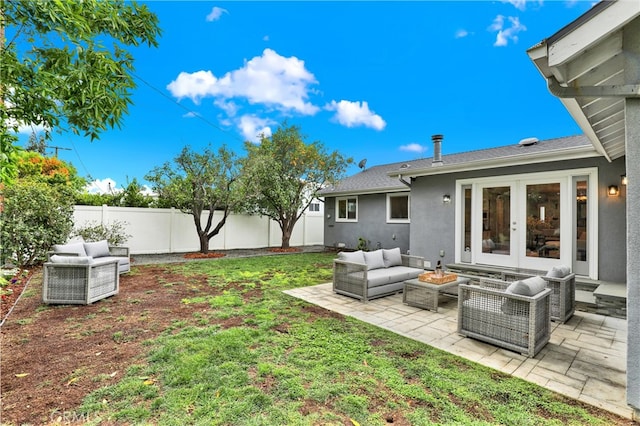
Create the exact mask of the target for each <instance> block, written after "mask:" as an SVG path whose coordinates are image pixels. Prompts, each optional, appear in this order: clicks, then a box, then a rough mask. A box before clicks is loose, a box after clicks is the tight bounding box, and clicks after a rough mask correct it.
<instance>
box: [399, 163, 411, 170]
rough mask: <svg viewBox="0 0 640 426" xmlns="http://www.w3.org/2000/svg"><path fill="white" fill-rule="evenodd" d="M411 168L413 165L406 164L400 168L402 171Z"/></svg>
mask: <svg viewBox="0 0 640 426" xmlns="http://www.w3.org/2000/svg"><path fill="white" fill-rule="evenodd" d="M409 167H411V164H407V163H404V164H403V165H402V166H400V170H405V169H408V168H409Z"/></svg>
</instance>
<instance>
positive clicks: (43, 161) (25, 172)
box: [17, 151, 87, 192]
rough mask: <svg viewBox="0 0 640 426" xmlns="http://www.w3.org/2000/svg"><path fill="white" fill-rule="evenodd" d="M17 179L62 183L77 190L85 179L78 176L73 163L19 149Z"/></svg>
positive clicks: (83, 184)
mask: <svg viewBox="0 0 640 426" xmlns="http://www.w3.org/2000/svg"><path fill="white" fill-rule="evenodd" d="M17 165H18V179H20V180H35V181H39V182H44V183H46V184H48V185H52V186H56V185H63V186H67V187H69V188H70V189H71V190H72V192H74V191H75V192H79V191H81V190H82V188H83V187H84V186H85V185H86V183H87V182H86V180H85V179H84V178H82V177H80V176H78V172H77V170H76V168H75V167H73V165H71V164H69V163H67V162H65V161H63V160H60V159H59V158H57V157H45V156H44V155H41V154H39V153H37V152H33V151H21V153H20V154H19V158H18V162H17Z"/></svg>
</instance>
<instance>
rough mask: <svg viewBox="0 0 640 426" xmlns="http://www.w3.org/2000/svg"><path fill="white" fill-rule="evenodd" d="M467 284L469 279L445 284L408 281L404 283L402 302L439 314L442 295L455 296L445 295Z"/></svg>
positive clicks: (416, 280)
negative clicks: (439, 298)
mask: <svg viewBox="0 0 640 426" xmlns="http://www.w3.org/2000/svg"><path fill="white" fill-rule="evenodd" d="M467 282H469V279H468V278H458V279H457V280H455V281H451V282H448V283H444V284H431V283H428V282H424V281H420V280H419V279H417V278H415V279H412V280H408V281H405V282H404V291H403V292H402V302H403V303H406V304H407V305H409V306H415V307H417V308H422V309H428V310H430V311H434V312H438V296H439V295H440V293H444V294H447V295H449V296H455V295H454V294H453V293H451V292H448V293H445V290H452V288H454V287H457V286H458V284H463V283H464V284H466V283H467Z"/></svg>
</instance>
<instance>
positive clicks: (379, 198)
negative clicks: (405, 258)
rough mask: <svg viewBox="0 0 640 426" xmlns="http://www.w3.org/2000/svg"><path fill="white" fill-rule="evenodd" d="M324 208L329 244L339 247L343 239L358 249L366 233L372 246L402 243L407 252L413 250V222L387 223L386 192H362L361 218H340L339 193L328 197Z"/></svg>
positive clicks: (348, 245)
mask: <svg viewBox="0 0 640 426" xmlns="http://www.w3.org/2000/svg"><path fill="white" fill-rule="evenodd" d="M324 209H325V219H324V245H325V246H327V247H339V244H340V243H342V244H344V245H345V247H346V248H348V249H355V248H356V247H357V246H358V238H360V237H362V238H365V239H366V240H367V242H368V247H369V249H371V250H374V249H376V248H379V247H381V248H394V247H400V250H401V251H402V252H403V253H406V252H407V251H408V250H409V228H410V224H408V223H387V195H386V194H368V195H359V196H358V221H357V222H339V221H336V198H335V197H329V196H327V197H325V205H324ZM411 215H413V210H411ZM329 216H330V217H329ZM412 220H413V219H412Z"/></svg>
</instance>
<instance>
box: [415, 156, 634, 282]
mask: <svg viewBox="0 0 640 426" xmlns="http://www.w3.org/2000/svg"><path fill="white" fill-rule="evenodd" d="M587 167H597V168H598V181H599V182H598V185H599V188H598V198H599V200H598V209H599V211H598V220H599V222H598V241H599V263H598V270H599V279H601V280H606V281H613V282H625V281H626V267H627V264H626V262H627V257H626V226H625V222H626V220H625V207H626V195H627V193H626V188H625V187H622V186H621V184H620V175H622V174H624V173H625V159H624V158H621V159H618V160H615V161H613V162H612V163H609V162H607V161H606V160H605V159H604V158H592V159H580V160H572V161H562V162H556V163H547V164H531V165H525V166H517V167H505V168H502V169H489V170H477V171H470V172H464V173H456V174H450V175H434V176H423V177H418V178H416V179H414V180H413V182H412V187H411V190H412V192H411V222H412V225H413V226H412V228H411V235H410V241H409V246H410V249H411V253H412V254H414V255H418V256H424V258H425V260H426V261H428V262H430V263H431V265H435V263H436V262H437V261H438V260H442V262H443V263H444V264H446V263H453V262H454V259H455V220H456V217H455V205H454V203H455V182H456V180H457V179H473V178H483V177H495V176H503V175H515V174H526V173H538V172H544V171H556V170H569V169H579V168H587ZM609 185H618V187H619V188H621V191H620V196H618V197H608V196H607V187H608V186H609ZM444 194H450V195H451V200H452V201H451V203H448V204H445V203H443V201H442V196H443V195H444ZM441 251H442V252H443V253H444V256H441Z"/></svg>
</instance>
